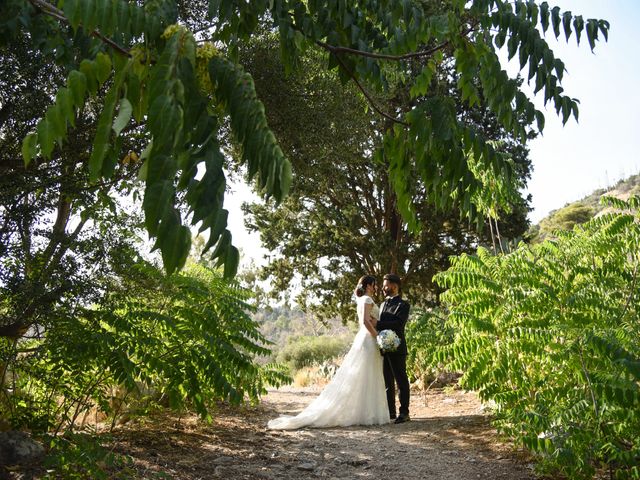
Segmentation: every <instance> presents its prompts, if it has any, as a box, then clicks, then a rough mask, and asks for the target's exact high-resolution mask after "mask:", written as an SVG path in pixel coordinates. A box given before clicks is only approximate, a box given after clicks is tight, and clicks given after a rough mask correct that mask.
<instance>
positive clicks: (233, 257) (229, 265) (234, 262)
mask: <svg viewBox="0 0 640 480" xmlns="http://www.w3.org/2000/svg"><path fill="white" fill-rule="evenodd" d="M239 263H240V252H239V251H238V249H237V248H236V247H234V246H233V245H231V246H230V247H229V249H228V250H227V254H226V256H225V260H224V278H227V279H231V278H233V277H235V275H236V272H237V271H238V264H239Z"/></svg>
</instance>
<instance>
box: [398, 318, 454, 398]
mask: <svg viewBox="0 0 640 480" xmlns="http://www.w3.org/2000/svg"><path fill="white" fill-rule="evenodd" d="M415 317H417V318H414V319H412V320H411V321H410V322H408V323H407V327H406V332H405V334H406V339H407V349H408V352H407V373H408V374H409V381H410V382H411V383H417V384H418V385H420V386H421V387H422V388H423V389H424V388H426V387H427V386H428V385H429V384H430V383H431V382H433V381H434V380H435V379H436V377H437V376H438V373H439V370H441V369H442V366H441V365H439V364H438V362H437V359H436V357H435V355H434V354H435V353H436V351H437V350H438V348H439V347H442V346H444V345H448V344H450V343H451V342H452V341H453V329H452V327H451V325H449V324H448V323H447V315H446V310H445V309H443V308H441V307H436V308H430V309H427V310H424V311H420V312H418V313H417V315H415Z"/></svg>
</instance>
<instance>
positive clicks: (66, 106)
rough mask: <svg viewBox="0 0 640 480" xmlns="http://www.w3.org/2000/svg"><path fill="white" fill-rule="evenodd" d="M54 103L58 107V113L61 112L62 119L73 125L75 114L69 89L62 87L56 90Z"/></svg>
mask: <svg viewBox="0 0 640 480" xmlns="http://www.w3.org/2000/svg"><path fill="white" fill-rule="evenodd" d="M56 105H57V106H58V108H59V109H60V113H61V114H62V117H63V118H64V121H65V122H68V123H70V124H71V126H74V127H75V124H76V114H75V110H74V108H73V98H72V95H71V91H70V90H69V89H68V88H65V87H62V88H60V90H58V93H57V94H56Z"/></svg>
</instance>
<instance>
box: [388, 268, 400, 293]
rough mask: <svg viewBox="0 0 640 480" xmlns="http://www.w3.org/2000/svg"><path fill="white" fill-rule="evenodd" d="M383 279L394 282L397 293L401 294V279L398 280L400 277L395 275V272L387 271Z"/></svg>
mask: <svg viewBox="0 0 640 480" xmlns="http://www.w3.org/2000/svg"><path fill="white" fill-rule="evenodd" d="M384 280H386V281H387V282H391V283H395V284H396V285H397V286H398V293H399V294H402V280H400V277H399V276H398V275H396V274H395V273H387V274H386V275H385V276H384Z"/></svg>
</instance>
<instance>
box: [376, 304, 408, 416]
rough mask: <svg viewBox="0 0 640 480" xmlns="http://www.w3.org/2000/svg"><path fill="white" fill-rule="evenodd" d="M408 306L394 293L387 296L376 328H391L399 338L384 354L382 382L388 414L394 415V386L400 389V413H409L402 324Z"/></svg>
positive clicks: (405, 346) (403, 324)
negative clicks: (385, 393)
mask: <svg viewBox="0 0 640 480" xmlns="http://www.w3.org/2000/svg"><path fill="white" fill-rule="evenodd" d="M409 309H410V306H409V304H408V303H407V302H405V301H404V300H402V298H400V295H396V296H395V297H393V298H388V299H386V300H385V301H384V303H383V304H382V309H381V310H380V319H379V320H378V324H377V325H376V329H377V330H378V331H379V332H381V331H382V330H393V331H394V332H396V334H397V335H398V337H399V338H400V346H399V347H398V349H397V350H396V351H395V352H391V353H385V354H384V368H383V374H384V384H385V386H386V387H387V404H388V405H389V414H390V415H391V417H395V416H396V398H395V397H396V388H395V383H396V382H397V383H398V390H399V391H400V413H401V414H404V415H408V414H409V379H408V378H407V343H406V341H405V338H404V326H405V324H406V323H407V319H408V318H409Z"/></svg>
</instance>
